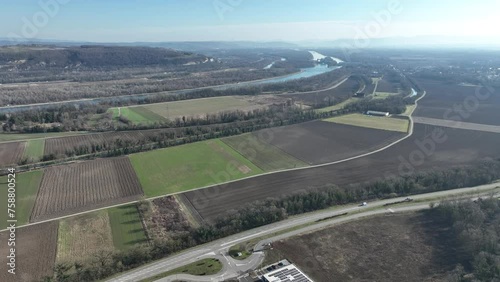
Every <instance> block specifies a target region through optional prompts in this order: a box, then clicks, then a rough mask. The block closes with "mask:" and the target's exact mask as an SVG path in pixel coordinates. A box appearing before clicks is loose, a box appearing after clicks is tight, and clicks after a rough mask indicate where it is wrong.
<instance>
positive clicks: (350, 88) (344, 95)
mask: <svg viewBox="0 0 500 282" xmlns="http://www.w3.org/2000/svg"><path fill="white" fill-rule="evenodd" d="M360 88H362V83H361V82H360V81H359V80H358V79H357V78H355V77H352V76H351V77H349V79H347V80H346V81H345V82H344V83H342V84H341V85H339V86H338V87H336V88H333V89H330V90H320V91H314V92H304V93H290V94H283V95H279V96H280V97H285V98H290V99H292V100H293V101H295V102H296V103H303V104H306V105H309V106H313V105H317V104H322V103H328V102H333V101H336V100H339V99H340V100H345V99H348V98H350V97H352V96H353V95H354V94H355V93H356V92H358V91H359V90H360Z"/></svg>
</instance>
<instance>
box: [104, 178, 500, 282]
mask: <svg viewBox="0 0 500 282" xmlns="http://www.w3.org/2000/svg"><path fill="white" fill-rule="evenodd" d="M495 188H499V189H500V183H493V184H487V185H482V186H477V187H471V188H461V189H455V190H448V191H441V192H435V193H428V194H421V195H416V196H413V197H412V198H413V199H414V201H419V203H418V204H414V205H411V206H399V207H388V208H391V209H392V210H393V211H394V212H402V211H409V210H419V209H424V208H427V207H428V206H429V202H430V201H436V199H439V198H444V197H448V196H460V195H463V194H464V193H468V195H469V197H477V196H478V195H484V194H485V193H491V192H492V191H493V189H495ZM469 193H474V195H470V194H469ZM402 200H404V198H403V197H402V198H395V199H387V200H380V201H374V202H371V203H369V204H368V206H366V207H363V206H357V205H350V206H343V207H341V208H337V209H328V210H323V211H318V212H313V213H308V214H303V215H299V216H296V217H292V218H290V219H287V220H284V221H280V222H276V223H273V224H270V225H266V226H262V227H259V228H255V229H252V230H248V231H245V232H242V233H239V234H235V235H232V236H229V237H226V238H223V239H219V240H216V241H213V242H210V243H207V244H204V245H201V246H198V247H194V248H191V249H189V250H186V251H184V252H182V253H180V254H177V255H174V256H171V257H168V258H165V259H162V260H159V261H157V262H154V263H152V264H149V265H147V266H144V267H140V268H137V269H135V270H132V271H129V272H127V273H124V274H122V275H119V276H117V277H115V278H112V279H110V280H109V281H113V282H118V281H120V282H121V281H123V282H125V281H140V280H142V279H146V278H150V277H153V276H155V275H158V274H161V273H163V272H166V271H169V270H172V269H175V268H178V267H180V266H183V265H186V264H189V263H192V262H195V261H197V260H199V259H202V258H206V257H215V258H219V259H220V260H221V262H222V263H223V265H224V268H223V270H222V271H221V273H220V274H218V275H214V276H204V277H197V276H189V275H182V277H181V276H178V278H179V279H182V280H186V281H222V280H223V279H228V278H232V277H236V276H238V275H239V274H243V273H245V272H246V271H247V270H250V269H254V268H255V267H256V266H258V265H259V264H260V263H261V260H262V259H263V254H262V253H261V252H256V253H254V255H252V256H251V257H250V258H248V259H247V260H245V261H235V260H233V259H232V258H230V257H227V256H226V255H225V254H226V253H227V251H228V249H229V248H230V247H231V246H233V245H235V244H238V243H243V242H246V241H249V240H252V239H256V238H261V237H265V236H270V235H272V234H275V233H278V232H283V231H286V230H288V229H290V228H294V227H300V226H302V225H308V224H313V223H315V222H317V221H318V220H323V219H325V218H329V217H333V216H338V215H341V214H344V213H346V212H347V213H349V215H347V216H342V217H339V218H335V219H331V220H325V221H322V222H320V223H318V224H314V225H308V226H305V227H304V228H300V229H297V230H294V231H291V232H287V233H285V234H280V235H277V236H275V237H272V238H268V239H264V240H263V241H261V242H259V243H258V244H257V245H256V247H255V249H256V250H259V248H262V246H263V245H264V244H266V243H268V242H272V241H275V240H281V239H284V238H288V237H291V236H295V235H297V234H300V233H303V232H309V231H312V230H315V229H318V228H323V227H326V226H329V225H332V224H337V223H341V222H345V221H349V220H353V219H357V218H362V217H366V216H371V215H376V214H381V213H385V212H387V210H386V208H385V207H384V205H385V204H387V203H393V202H396V201H402ZM420 201H423V202H420ZM364 209H366V210H367V211H366V212H362V211H363V210H364ZM353 213H354V214H353ZM174 277H175V276H174ZM170 279H174V278H173V277H172V276H171V277H167V278H164V280H161V281H173V280H170Z"/></svg>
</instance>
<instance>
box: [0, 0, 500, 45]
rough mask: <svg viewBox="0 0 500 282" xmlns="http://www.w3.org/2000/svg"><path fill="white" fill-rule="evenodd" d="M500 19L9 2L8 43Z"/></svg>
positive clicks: (413, 11)
mask: <svg viewBox="0 0 500 282" xmlns="http://www.w3.org/2000/svg"><path fill="white" fill-rule="evenodd" d="M44 3H47V4H44ZM59 3H60V4H59ZM390 7H392V9H391V8H390ZM499 11H500V1H498V0H476V1H472V0H470V1H469V0H399V1H391V0H381V1H379V0H352V1H351V0H341V1H337V0H15V1H2V7H1V14H0V37H12V36H16V35H17V36H22V37H28V38H33V37H34V38H46V39H47V38H48V39H59V40H78V41H94V42H119V41H121V42H133V41H205V40H256V41H270V40H285V41H303V40H330V39H338V38H355V37H390V36H417V35H448V36H481V37H491V38H492V39H493V38H494V39H500V29H499V28H498V27H499V26H500V16H498V12H499ZM377 14H378V15H384V16H382V17H377V16H376V15H377ZM377 18H378V19H377Z"/></svg>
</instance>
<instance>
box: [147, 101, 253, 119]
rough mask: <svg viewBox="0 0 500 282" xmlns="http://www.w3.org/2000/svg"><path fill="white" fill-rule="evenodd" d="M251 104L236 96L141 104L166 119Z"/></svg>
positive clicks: (232, 108) (233, 108)
mask: <svg viewBox="0 0 500 282" xmlns="http://www.w3.org/2000/svg"><path fill="white" fill-rule="evenodd" d="M252 105H253V104H252V103H250V102H248V101H246V100H244V99H241V98H238V97H215V98H207V99H194V100H185V101H176V102H167V103H158V104H150V105H147V106H142V107H143V108H146V109H148V110H150V111H151V112H153V113H156V114H158V115H160V116H162V117H165V118H168V119H175V118H176V117H182V116H195V115H204V114H211V113H217V112H220V111H232V110H238V109H241V108H245V107H249V106H252Z"/></svg>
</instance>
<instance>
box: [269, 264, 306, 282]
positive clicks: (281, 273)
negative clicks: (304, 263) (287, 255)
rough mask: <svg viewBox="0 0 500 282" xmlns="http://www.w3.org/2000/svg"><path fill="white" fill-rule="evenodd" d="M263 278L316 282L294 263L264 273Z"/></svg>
mask: <svg viewBox="0 0 500 282" xmlns="http://www.w3.org/2000/svg"><path fill="white" fill-rule="evenodd" d="M263 280H264V281H268V282H314V281H313V280H312V279H311V278H309V277H307V275H305V274H304V273H303V272H302V271H300V269H298V268H297V267H296V266H295V265H293V264H290V265H287V266H284V267H282V268H279V269H276V270H274V271H271V272H269V273H266V274H264V276H263Z"/></svg>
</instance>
